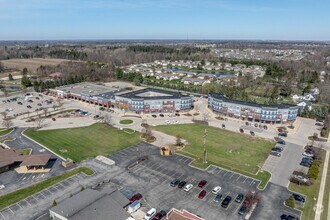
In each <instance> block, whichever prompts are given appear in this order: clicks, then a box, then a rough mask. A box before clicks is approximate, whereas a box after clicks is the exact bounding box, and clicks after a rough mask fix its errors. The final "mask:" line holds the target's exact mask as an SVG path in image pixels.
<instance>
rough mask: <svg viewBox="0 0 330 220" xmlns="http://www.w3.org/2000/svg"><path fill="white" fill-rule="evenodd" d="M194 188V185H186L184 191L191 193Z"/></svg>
mask: <svg viewBox="0 0 330 220" xmlns="http://www.w3.org/2000/svg"><path fill="white" fill-rule="evenodd" d="M193 187H194V186H193V185H192V184H188V185H186V186H185V187H184V188H183V190H184V191H186V192H189V191H190V190H191V189H192V188H193Z"/></svg>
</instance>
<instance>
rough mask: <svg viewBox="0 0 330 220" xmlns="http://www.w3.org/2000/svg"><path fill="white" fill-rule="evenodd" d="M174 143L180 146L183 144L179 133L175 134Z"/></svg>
mask: <svg viewBox="0 0 330 220" xmlns="http://www.w3.org/2000/svg"><path fill="white" fill-rule="evenodd" d="M175 145H176V146H182V145H183V143H182V139H181V135H180V134H177V135H176V140H175Z"/></svg>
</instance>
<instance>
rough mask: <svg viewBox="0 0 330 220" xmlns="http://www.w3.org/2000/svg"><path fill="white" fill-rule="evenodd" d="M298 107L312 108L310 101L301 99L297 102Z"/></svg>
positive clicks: (309, 109)
mask: <svg viewBox="0 0 330 220" xmlns="http://www.w3.org/2000/svg"><path fill="white" fill-rule="evenodd" d="M297 106H298V107H299V108H300V109H307V110H308V111H311V110H312V103H310V102H308V101H302V102H299V103H298V104H297Z"/></svg>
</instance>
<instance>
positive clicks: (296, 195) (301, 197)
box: [292, 193, 305, 203]
mask: <svg viewBox="0 0 330 220" xmlns="http://www.w3.org/2000/svg"><path fill="white" fill-rule="evenodd" d="M292 196H293V198H294V199H295V200H296V201H298V202H302V203H304V202H305V197H304V196H302V195H299V194H296V193H293V194H292Z"/></svg>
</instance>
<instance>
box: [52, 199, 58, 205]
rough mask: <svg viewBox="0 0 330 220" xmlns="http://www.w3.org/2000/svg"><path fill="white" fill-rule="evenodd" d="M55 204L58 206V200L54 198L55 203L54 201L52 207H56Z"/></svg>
mask: <svg viewBox="0 0 330 220" xmlns="http://www.w3.org/2000/svg"><path fill="white" fill-rule="evenodd" d="M55 206H57V202H56V200H55V199H54V200H53V203H52V207H55Z"/></svg>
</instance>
